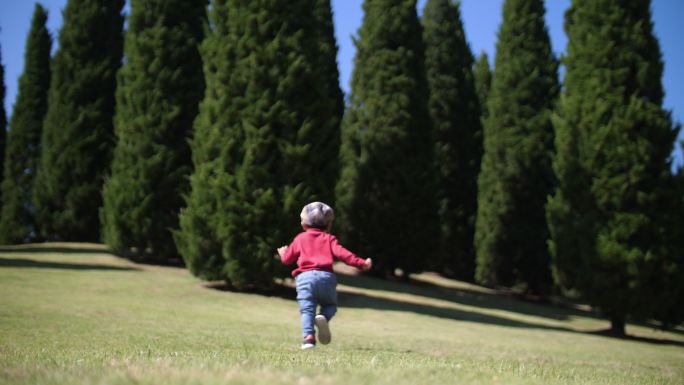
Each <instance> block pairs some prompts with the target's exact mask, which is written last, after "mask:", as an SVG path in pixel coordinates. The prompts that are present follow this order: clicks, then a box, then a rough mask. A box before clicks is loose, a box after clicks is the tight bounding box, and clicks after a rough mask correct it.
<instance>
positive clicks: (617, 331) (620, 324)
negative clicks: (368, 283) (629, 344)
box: [610, 314, 625, 337]
mask: <svg viewBox="0 0 684 385" xmlns="http://www.w3.org/2000/svg"><path fill="white" fill-rule="evenodd" d="M610 333H611V334H614V335H616V336H621V337H623V336H625V317H624V316H622V315H615V314H613V315H611V316H610Z"/></svg>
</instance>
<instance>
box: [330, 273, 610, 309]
mask: <svg viewBox="0 0 684 385" xmlns="http://www.w3.org/2000/svg"><path fill="white" fill-rule="evenodd" d="M337 277H338V282H339V283H341V284H344V285H347V286H351V287H356V288H360V289H369V290H385V291H391V292H395V293H402V294H409V295H416V296H421V297H427V298H432V299H437V300H442V301H449V302H454V303H458V304H461V305H467V306H475V307H479V308H485V309H492V310H503V311H509V312H513V313H519V314H524V315H530V316H535V317H542V318H548V319H553V320H557V321H563V320H567V319H568V318H569V317H570V316H582V317H593V318H598V317H597V316H596V315H594V314H592V313H590V312H586V311H581V310H576V309H570V308H564V307H557V306H550V305H542V304H539V303H534V302H528V301H524V300H521V299H518V298H514V297H512V296H504V295H500V294H496V293H486V292H482V291H477V290H468V289H465V288H453V287H446V286H441V285H439V284H436V283H432V282H428V281H425V280H416V279H411V281H409V282H401V281H389V280H382V279H378V278H373V277H368V276H350V275H344V274H338V276H337Z"/></svg>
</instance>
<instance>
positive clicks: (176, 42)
mask: <svg viewBox="0 0 684 385" xmlns="http://www.w3.org/2000/svg"><path fill="white" fill-rule="evenodd" d="M206 7H207V1H206V0H194V1H186V0H175V1H169V0H133V1H132V2H131V16H130V17H129V19H128V31H127V33H126V41H125V47H124V50H125V56H126V62H125V63H124V64H123V66H122V67H121V70H120V71H119V74H118V84H117V89H116V99H117V108H116V117H115V120H114V124H115V132H116V138H117V143H116V147H115V149H114V157H113V159H112V173H111V176H110V177H109V179H107V181H106V182H105V185H104V192H103V199H104V206H103V208H102V210H101V213H100V216H101V221H102V230H103V231H102V232H103V238H104V240H105V242H106V243H107V244H108V245H109V246H110V248H112V249H113V250H115V251H116V252H119V253H123V254H129V255H135V256H136V257H138V258H144V259H148V260H159V261H164V260H166V259H167V258H168V257H170V256H173V255H177V252H176V249H175V244H174V242H173V235H172V233H171V231H172V229H175V228H177V227H178V211H179V208H180V207H181V205H182V204H183V200H182V194H183V193H185V192H186V191H187V190H188V187H189V186H187V184H188V183H187V178H188V176H189V174H190V168H191V159H190V148H189V145H188V140H189V138H190V133H191V129H192V122H193V119H194V118H195V116H196V115H197V109H198V104H199V101H200V99H201V97H202V94H203V92H204V77H203V74H202V61H201V58H200V53H199V44H200V43H201V41H202V36H203V33H204V31H203V29H204V24H205V20H206Z"/></svg>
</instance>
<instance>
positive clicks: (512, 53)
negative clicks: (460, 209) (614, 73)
mask: <svg viewBox="0 0 684 385" xmlns="http://www.w3.org/2000/svg"><path fill="white" fill-rule="evenodd" d="M544 13H545V9H544V2H543V1H542V0H507V1H506V2H505V3H504V6H503V23H502V25H501V28H500V30H499V35H498V42H497V46H496V60H495V66H494V73H493V75H492V77H493V78H492V88H491V92H490V94H489V100H488V110H489V117H488V118H487V121H486V122H485V131H484V156H483V159H482V170H481V172H480V176H479V181H478V187H479V191H478V217H477V224H476V230H475V231H476V233H475V242H476V248H477V271H476V278H477V280H478V281H479V282H481V283H484V284H486V285H506V286H512V285H523V286H524V287H525V290H526V291H528V292H531V293H536V294H548V293H549V291H550V288H551V273H550V266H549V258H550V257H549V252H548V249H547V245H546V242H547V240H548V229H547V225H546V219H545V203H546V200H547V196H548V194H550V193H551V189H552V188H553V172H552V170H551V153H552V151H553V128H552V125H551V110H552V108H553V106H554V102H555V100H556V98H557V95H558V92H559V85H558V77H557V71H558V63H557V61H556V60H555V58H554V57H553V53H552V51H551V43H550V40H549V35H548V32H547V29H546V26H545V24H544Z"/></svg>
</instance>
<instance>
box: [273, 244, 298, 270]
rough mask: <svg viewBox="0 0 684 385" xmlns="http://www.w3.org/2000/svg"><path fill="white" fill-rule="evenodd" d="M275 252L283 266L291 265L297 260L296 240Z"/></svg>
mask: <svg viewBox="0 0 684 385" xmlns="http://www.w3.org/2000/svg"><path fill="white" fill-rule="evenodd" d="M277 250H278V255H279V256H280V261H281V262H283V263H284V264H285V265H291V264H293V263H295V262H297V258H299V248H298V247H297V241H296V240H295V241H293V242H292V244H291V245H290V246H281V247H279V248H278V249H277Z"/></svg>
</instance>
